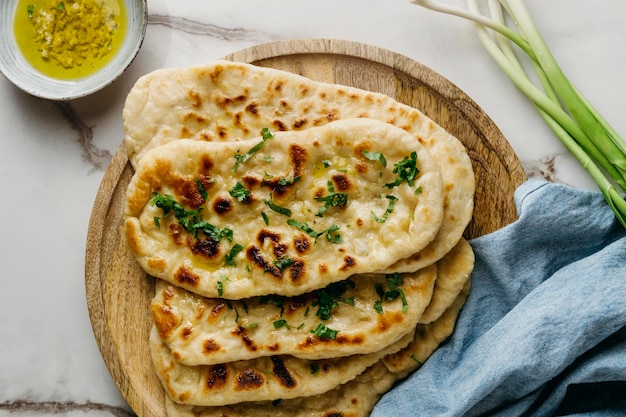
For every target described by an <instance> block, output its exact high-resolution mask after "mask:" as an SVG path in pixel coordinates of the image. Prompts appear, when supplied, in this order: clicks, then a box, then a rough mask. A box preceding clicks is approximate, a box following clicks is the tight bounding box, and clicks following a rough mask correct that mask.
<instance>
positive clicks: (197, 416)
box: [165, 282, 469, 417]
mask: <svg viewBox="0 0 626 417" xmlns="http://www.w3.org/2000/svg"><path fill="white" fill-rule="evenodd" d="M468 291H469V282H467V283H466V285H465V286H464V290H463V291H462V292H461V293H460V294H459V296H458V297H457V299H456V300H455V301H454V302H453V303H452V304H451V306H450V307H449V308H448V309H447V310H446V312H445V313H444V314H443V315H442V316H441V317H440V318H438V319H437V320H436V321H434V322H432V323H429V324H422V325H419V326H418V328H417V331H416V333H415V338H414V340H413V341H412V342H411V343H410V345H409V346H407V347H406V348H404V349H402V350H401V351H399V352H398V353H396V354H391V355H387V356H386V357H384V358H383V359H382V360H380V361H378V362H377V363H375V364H374V365H372V366H371V367H370V368H368V369H367V370H366V371H365V372H363V373H362V374H360V375H358V376H356V377H355V378H354V379H352V380H350V381H349V382H347V383H345V384H343V385H340V386H338V387H336V388H334V389H332V390H330V391H328V392H326V393H324V394H320V395H313V396H304V397H297V398H293V399H286V400H284V401H275V402H272V401H259V402H244V403H239V404H233V405H228V406H221V407H204V406H191V405H182V404H177V403H175V402H174V401H172V399H171V398H170V397H169V396H167V395H166V398H165V404H166V410H167V415H168V417H266V416H272V417H330V416H341V417H366V416H368V415H369V414H370V412H371V411H372V409H373V408H374V406H375V405H376V403H377V402H378V400H379V399H380V397H381V396H382V395H383V394H385V393H386V392H387V391H389V390H390V389H391V388H392V387H393V384H394V383H396V382H397V381H399V380H402V379H404V378H405V377H406V376H407V375H408V374H410V373H411V372H413V371H414V370H415V369H417V368H419V367H420V366H421V365H422V364H423V363H424V362H426V360H427V359H428V358H429V357H430V356H431V355H432V353H433V352H434V351H435V349H436V348H437V347H438V346H439V345H440V344H441V343H442V342H443V341H444V340H445V339H446V338H447V337H449V336H450V334H451V333H452V329H453V328H454V325H455V322H456V319H457V317H458V314H459V312H460V310H461V308H462V306H463V304H464V303H465V300H466V298H467V295H468Z"/></svg>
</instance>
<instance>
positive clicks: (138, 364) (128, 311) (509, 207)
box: [85, 39, 526, 417]
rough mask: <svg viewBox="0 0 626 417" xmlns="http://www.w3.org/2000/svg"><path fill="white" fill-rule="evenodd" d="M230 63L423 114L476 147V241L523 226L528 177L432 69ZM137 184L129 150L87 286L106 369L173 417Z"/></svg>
mask: <svg viewBox="0 0 626 417" xmlns="http://www.w3.org/2000/svg"><path fill="white" fill-rule="evenodd" d="M225 59H228V60H232V61H241V62H248V63H253V64H256V65H259V66H265V67H273V68H277V69H282V70H286V71H291V72H294V73H297V74H300V75H304V76H306V77H309V78H311V79H314V80H317V81H323V82H332V83H338V84H344V85H348V86H353V87H358V88H362V89H366V90H370V91H375V92H380V93H383V94H387V95H389V96H390V97H392V98H394V99H396V100H397V101H399V102H402V103H405V104H407V105H410V106H413V107H416V108H418V109H420V110H421V111H422V112H424V113H425V114H426V115H428V116H429V117H430V118H432V119H433V120H434V121H435V122H437V123H438V124H440V125H441V126H443V127H444V128H445V129H447V130H448V131H449V132H451V133H452V134H453V135H455V136H456V137H457V138H459V139H460V140H461V142H463V144H464V145H465V146H466V148H467V150H468V153H469V155H470V158H471V160H472V165H473V168H474V172H475V176H476V196H475V211H474V217H473V219H472V221H471V222H470V224H469V226H468V227H467V229H466V231H465V237H466V238H468V239H471V238H473V237H477V236H481V235H484V234H486V233H490V232H492V231H495V230H497V229H499V228H501V227H503V226H505V225H507V224H509V223H511V222H512V221H514V220H515V219H516V218H517V214H516V210H515V204H514V201H513V192H514V191H515V188H517V187H518V186H519V185H520V184H521V183H522V182H524V181H525V180H526V175H525V174H524V171H523V169H522V167H521V164H520V163H519V161H518V159H517V157H516V156H515V154H514V152H513V150H512V149H511V147H510V145H509V144H508V142H507V141H506V140H505V138H504V137H503V136H502V134H501V132H500V131H499V130H498V128H497V127H496V126H495V125H494V123H493V122H492V121H491V119H490V118H489V117H488V116H487V115H486V114H485V113H484V112H483V111H482V110H481V109H480V108H479V107H478V106H477V105H476V103H474V102H473V101H472V100H471V98H469V97H468V96H467V95H465V94H464V93H463V92H462V91H461V90H459V89H458V88H457V87H456V86H454V85H453V84H452V83H451V82H450V81H448V80H447V79H445V78H444V77H442V76H441V75H439V74H437V73H435V72H434V71H432V70H430V69H429V68H427V67H425V66H423V65H421V64H419V63H418V62H415V61H414V60H411V59H409V58H407V57H405V56H402V55H399V54H397V53H394V52H391V51H388V50H384V49H381V48H377V47H375V46H371V45H364V44H360V43H355V42H347V41H340V40H331V39H307V40H304V39H303V40H290V41H279V42H273V43H269V44H263V45H259V46H255V47H252V48H249V49H245V50H242V51H239V52H236V53H234V54H231V55H228V56H226V57H225ZM132 175H133V170H132V167H131V166H130V163H129V162H128V158H127V157H126V151H125V149H124V146H123V144H122V145H121V146H120V148H119V149H118V150H117V152H116V154H115V156H114V157H113V159H112V161H111V163H110V165H109V167H108V169H107V171H106V172H105V174H104V177H103V179H102V183H101V185H100V188H99V190H98V193H97V195H96V199H95V202H94V206H93V209H92V213H91V219H90V223H89V232H88V236H87V249H86V254H85V256H86V262H85V284H86V296H87V303H88V307H89V314H90V318H91V323H92V327H93V331H94V335H95V337H96V341H97V342H98V345H99V347H100V351H101V353H102V356H103V359H104V361H105V363H106V365H107V367H108V369H109V371H110V372H111V375H112V377H113V379H114V381H115V383H116V384H117V386H118V388H119V389H120V392H121V393H122V395H123V396H124V398H125V399H126V400H127V401H128V403H129V405H130V406H131V407H132V409H133V410H134V411H135V413H136V414H137V415H138V416H139V417H153V416H154V417H156V416H163V415H164V414H165V411H164V405H163V399H164V392H163V389H162V388H161V385H160V383H159V381H158V380H157V378H156V376H155V374H154V372H153V371H152V365H151V360H150V353H149V348H148V333H149V330H150V326H151V324H152V319H151V315H150V311H149V305H150V300H151V298H152V295H153V292H154V280H153V279H152V278H150V277H148V276H147V275H146V274H145V273H144V272H143V271H142V270H141V268H140V267H139V266H138V264H137V263H136V262H135V260H134V258H133V257H132V255H131V254H130V252H129V250H128V247H127V244H126V240H125V238H124V235H123V233H122V229H121V227H122V221H123V205H124V199H125V194H126V186H127V185H128V183H129V181H130V178H131V177H132Z"/></svg>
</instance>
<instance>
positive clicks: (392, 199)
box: [371, 195, 398, 223]
mask: <svg viewBox="0 0 626 417" xmlns="http://www.w3.org/2000/svg"><path fill="white" fill-rule="evenodd" d="M386 198H387V200H389V205H388V206H387V210H385V213H383V216H382V217H378V216H377V215H376V213H374V212H373V211H372V212H371V213H372V218H373V219H374V220H376V221H377V222H378V223H385V222H386V221H387V218H388V217H389V215H390V214H391V213H392V212H393V206H394V204H395V203H396V201H397V200H398V197H394V196H392V195H388V196H386Z"/></svg>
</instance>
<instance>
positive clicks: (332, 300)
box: [313, 279, 355, 320]
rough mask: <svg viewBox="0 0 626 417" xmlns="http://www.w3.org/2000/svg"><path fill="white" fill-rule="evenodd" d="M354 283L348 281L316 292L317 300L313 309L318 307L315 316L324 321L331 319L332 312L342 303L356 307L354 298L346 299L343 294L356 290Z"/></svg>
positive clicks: (336, 283) (333, 284)
mask: <svg viewBox="0 0 626 417" xmlns="http://www.w3.org/2000/svg"><path fill="white" fill-rule="evenodd" d="M354 286H355V283H354V281H352V280H350V279H347V280H344V281H339V282H335V283H332V284H330V285H328V286H327V287H325V288H322V289H319V290H317V291H316V293H317V300H316V301H315V302H313V307H316V306H317V307H318V308H317V312H316V313H315V315H316V316H317V317H319V318H320V319H322V320H328V319H330V316H331V312H332V310H333V309H334V308H335V307H337V306H338V305H339V303H340V302H342V303H346V304H349V305H352V306H354V298H352V297H350V298H347V297H344V296H343V294H344V293H345V292H346V291H347V290H349V289H352V288H354Z"/></svg>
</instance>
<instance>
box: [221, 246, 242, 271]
mask: <svg viewBox="0 0 626 417" xmlns="http://www.w3.org/2000/svg"><path fill="white" fill-rule="evenodd" d="M242 250H243V246H241V245H240V244H239V243H235V244H234V245H233V247H232V248H230V251H229V252H228V253H227V254H226V261H225V262H226V265H229V266H237V264H236V263H235V256H237V254H238V253H239V252H241V251H242Z"/></svg>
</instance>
